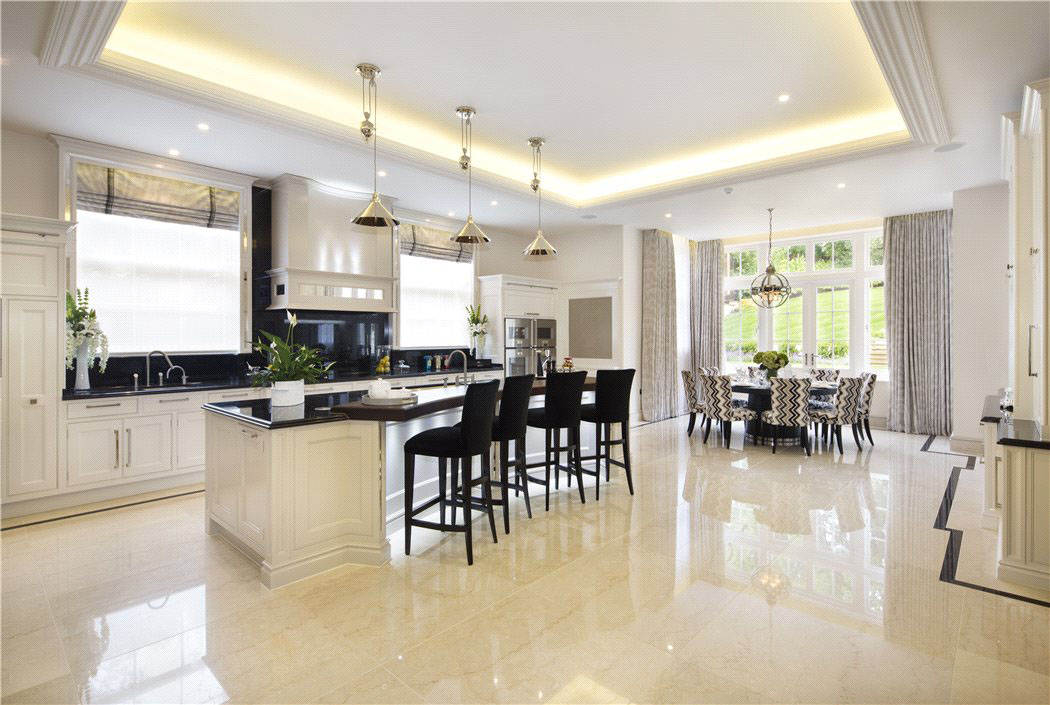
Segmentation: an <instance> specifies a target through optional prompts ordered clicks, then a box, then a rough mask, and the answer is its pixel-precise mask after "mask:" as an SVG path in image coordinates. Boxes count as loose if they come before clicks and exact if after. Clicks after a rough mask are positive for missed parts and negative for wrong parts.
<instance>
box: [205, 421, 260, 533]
mask: <svg viewBox="0 0 1050 705" xmlns="http://www.w3.org/2000/svg"><path fill="white" fill-rule="evenodd" d="M254 432H255V431H253V430H252V429H249V428H247V427H245V426H243V425H241V424H237V423H233V422H229V423H221V424H216V425H215V428H214V431H209V433H208V437H207V443H208V455H207V457H208V466H209V467H208V470H207V472H208V473H209V474H211V473H212V469H211V467H212V466H213V465H214V466H215V467H216V468H222V469H223V472H222V473H217V474H216V475H215V482H214V483H212V482H211V480H209V481H208V493H207V496H206V497H205V499H206V500H207V504H208V508H209V512H210V513H211V515H212V516H213V517H214V518H215V519H217V520H219V521H220V522H222V523H223V524H224V525H225V526H226V527H227V528H228V529H230V530H236V528H237V515H238V507H239V505H240V491H241V438H242V435H243V434H246V433H254Z"/></svg>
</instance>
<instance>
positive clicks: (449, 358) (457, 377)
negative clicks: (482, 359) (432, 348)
mask: <svg viewBox="0 0 1050 705" xmlns="http://www.w3.org/2000/svg"><path fill="white" fill-rule="evenodd" d="M456 353H459V354H460V355H462V356H463V384H464V385H466V384H467V383H469V382H470V379H469V378H468V377H467V354H466V353H465V352H463V351H462V350H453V351H452V352H451V354H449V356H448V361H449V366H450V367H451V363H452V356H453V355H455V354H456ZM456 386H459V375H456Z"/></svg>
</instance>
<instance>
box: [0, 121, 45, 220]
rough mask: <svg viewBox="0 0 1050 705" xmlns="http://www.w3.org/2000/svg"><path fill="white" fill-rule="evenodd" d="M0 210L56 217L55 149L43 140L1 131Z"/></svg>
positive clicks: (25, 134) (5, 129)
mask: <svg viewBox="0 0 1050 705" xmlns="http://www.w3.org/2000/svg"><path fill="white" fill-rule="evenodd" d="M0 210H2V211H3V212H4V213H18V214H20V215H35V216H40V217H42V218H55V217H58V215H59V210H58V147H57V146H56V145H55V144H53V143H52V142H49V141H48V140H47V138H46V137H44V136H42V135H33V134H29V133H26V132H19V131H17V130H12V129H9V128H7V127H3V128H2V129H0Z"/></svg>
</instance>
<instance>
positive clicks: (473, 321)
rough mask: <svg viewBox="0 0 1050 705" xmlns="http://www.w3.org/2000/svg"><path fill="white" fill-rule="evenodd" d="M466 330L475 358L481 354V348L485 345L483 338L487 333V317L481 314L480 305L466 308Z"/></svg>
mask: <svg viewBox="0 0 1050 705" xmlns="http://www.w3.org/2000/svg"><path fill="white" fill-rule="evenodd" d="M467 330H468V332H469V333H470V340H471V347H472V348H473V349H474V357H475V358H476V357H477V356H478V355H479V354H480V352H481V346H482V345H484V343H485V336H486V335H488V333H489V317H488V316H483V315H482V314H481V304H478V305H477V306H467Z"/></svg>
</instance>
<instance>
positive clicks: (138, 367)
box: [66, 354, 254, 389]
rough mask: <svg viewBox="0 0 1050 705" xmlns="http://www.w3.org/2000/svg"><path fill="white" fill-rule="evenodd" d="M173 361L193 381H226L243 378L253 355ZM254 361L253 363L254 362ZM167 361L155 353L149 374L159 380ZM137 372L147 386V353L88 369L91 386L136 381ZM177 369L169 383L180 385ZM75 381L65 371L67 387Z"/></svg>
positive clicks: (73, 373)
mask: <svg viewBox="0 0 1050 705" xmlns="http://www.w3.org/2000/svg"><path fill="white" fill-rule="evenodd" d="M170 357H171V362H172V364H175V365H181V366H182V368H183V369H184V370H186V374H187V375H188V376H189V380H190V381H191V382H212V381H226V380H229V379H231V378H235V377H243V376H244V374H245V373H246V372H247V371H248V366H247V362H248V360H249V358H250V357H252V356H250V355H232V354H231V355H171V356H170ZM253 364H254V363H253ZM167 369H168V364H167V363H166V362H165V361H164V358H163V357H161V356H160V355H154V356H153V360H152V361H151V362H150V374H152V375H153V382H154V383H156V380H157V373H158V372H165V371H167ZM135 373H138V376H139V386H141V387H145V386H146V356H145V355H135V356H134V357H116V356H113V357H110V358H109V364H108V365H107V366H106V372H105V374H103V373H101V372H99V371H98V366H97V365H96V366H95V367H92V368H91V369H90V370H89V371H88V378H89V379H90V380H91V386H92V387H123V386H129V385H131V384H132V383H133V381H134V378H133V377H132V375H134V374H135ZM179 379H180V378H179V374H178V372H176V373H174V374H173V375H172V376H171V377H170V378H169V379H168V381H167V382H166V383H167V384H177V383H178V382H179ZM75 382H76V371H75V370H66V389H72V388H73V386H74V384H75Z"/></svg>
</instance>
